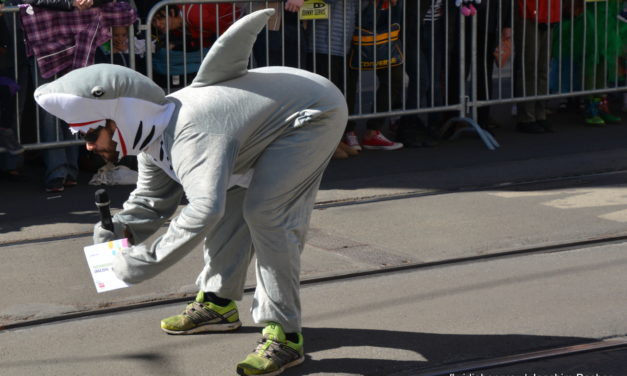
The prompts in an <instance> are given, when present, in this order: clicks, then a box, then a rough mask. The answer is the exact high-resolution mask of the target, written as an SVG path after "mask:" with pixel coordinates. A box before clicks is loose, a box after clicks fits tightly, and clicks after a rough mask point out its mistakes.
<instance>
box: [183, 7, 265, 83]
mask: <svg viewBox="0 0 627 376" xmlns="http://www.w3.org/2000/svg"><path fill="white" fill-rule="evenodd" d="M273 14H274V9H263V10H259V11H256V12H254V13H251V14H249V15H247V16H244V17H242V18H241V19H239V20H238V21H237V22H235V23H234V24H233V25H231V27H229V29H228V30H227V31H226V32H225V33H224V34H222V35H221V36H220V37H219V38H218V40H216V41H215V43H214V44H213V46H211V49H210V50H209V53H207V56H205V58H204V60H203V62H202V64H201V65H200V69H199V70H198V74H197V75H196V78H195V79H194V81H193V82H192V84H191V86H192V87H201V86H209V85H213V84H216V83H219V82H222V81H226V80H230V79H233V78H236V77H239V76H242V75H244V74H246V72H247V71H248V61H249V58H250V53H251V51H252V48H253V44H254V43H255V40H256V39H257V34H259V32H260V31H261V30H262V29H263V27H264V26H265V25H266V23H267V22H268V19H269V18H270V16H272V15H273Z"/></svg>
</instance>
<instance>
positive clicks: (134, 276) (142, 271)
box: [113, 132, 238, 283]
mask: <svg viewBox="0 0 627 376" xmlns="http://www.w3.org/2000/svg"><path fill="white" fill-rule="evenodd" d="M189 133H190V135H189V138H188V139H187V140H186V139H185V137H184V136H180V137H179V138H182V139H183V140H177V144H178V145H177V144H175V146H174V148H173V150H172V156H171V157H172V161H173V162H174V169H175V171H176V174H177V176H178V177H179V179H180V181H181V184H182V185H183V188H184V190H185V195H186V196H187V200H188V201H189V204H187V205H186V206H185V207H184V208H183V210H181V212H180V214H179V215H177V216H176V217H175V218H173V219H172V221H171V222H170V225H169V227H168V230H167V231H166V233H165V234H163V235H162V236H160V237H159V238H158V239H157V240H155V241H154V242H153V243H152V244H143V243H142V244H140V245H136V246H133V247H132V248H127V249H124V250H122V252H120V253H119V254H118V256H117V257H116V260H115V262H114V266H113V268H114V270H115V273H116V275H117V276H118V278H120V279H122V280H123V281H125V282H128V283H139V282H141V281H144V280H146V279H149V278H152V277H154V276H155V275H157V274H158V273H160V272H162V271H163V270H165V269H166V268H168V267H170V266H171V265H173V264H174V263H176V262H177V261H179V260H180V259H181V258H183V257H184V256H185V255H186V254H188V253H189V252H190V251H192V250H193V249H194V248H195V247H196V246H198V245H199V244H200V243H201V242H202V240H203V239H204V238H205V236H206V235H207V234H208V233H209V232H210V231H211V229H212V228H213V227H214V226H215V224H216V223H218V221H219V220H220V219H221V218H222V216H223V215H224V210H225V205H226V202H225V201H226V191H227V189H228V185H229V179H230V177H231V174H232V171H233V164H234V161H235V158H236V155H237V150H238V145H237V142H235V141H234V140H231V139H229V138H227V137H226V136H223V135H207V134H201V135H199V134H197V132H189ZM138 186H139V183H138ZM153 196H154V194H153V195H151V199H152V197H153ZM138 199H140V197H137V198H136V200H134V201H135V202H136V201H137V200H138ZM151 205H152V204H150V205H142V212H143V213H146V211H145V210H146V209H147V208H150V207H151ZM124 212H125V213H126V205H125V210H124ZM148 212H149V211H148ZM114 218H118V215H116V216H115V217H114ZM153 218H154V217H153ZM153 220H154V219H153ZM138 225H139V223H138V222H137V221H136V222H135V224H134V225H133V227H131V229H132V230H133V231H135V232H136V231H137V228H138V227H137V226H138ZM135 235H136V234H135Z"/></svg>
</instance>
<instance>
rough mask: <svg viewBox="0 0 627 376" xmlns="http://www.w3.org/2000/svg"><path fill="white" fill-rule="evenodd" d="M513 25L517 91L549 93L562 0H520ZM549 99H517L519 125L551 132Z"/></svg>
mask: <svg viewBox="0 0 627 376" xmlns="http://www.w3.org/2000/svg"><path fill="white" fill-rule="evenodd" d="M516 5H517V15H518V17H516V19H515V25H514V26H515V27H514V31H515V32H514V49H515V51H516V56H515V61H514V65H515V67H514V71H515V83H514V87H515V89H514V91H515V94H516V96H519V97H533V96H537V95H545V94H548V93H549V91H548V69H549V67H548V57H549V56H548V55H549V49H550V40H549V38H550V35H551V32H552V31H551V29H552V28H553V25H554V24H555V23H557V22H559V21H560V18H561V14H562V12H561V9H560V8H561V3H560V0H547V1H540V2H538V1H535V0H518V2H517V4H516ZM546 114H547V113H546V100H532V101H525V102H521V103H518V105H517V113H516V120H517V125H516V129H517V130H518V131H519V132H523V133H546V132H552V131H553V128H552V127H551V125H550V124H549V122H548V121H547V118H546Z"/></svg>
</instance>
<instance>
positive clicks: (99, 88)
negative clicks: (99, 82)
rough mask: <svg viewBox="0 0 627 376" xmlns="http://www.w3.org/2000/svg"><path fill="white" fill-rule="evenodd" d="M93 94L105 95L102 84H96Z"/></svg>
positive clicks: (97, 95)
mask: <svg viewBox="0 0 627 376" xmlns="http://www.w3.org/2000/svg"><path fill="white" fill-rule="evenodd" d="M91 95H93V96H94V97H96V98H99V97H102V96H103V95H104V89H103V88H102V87H100V86H94V88H93V89H91Z"/></svg>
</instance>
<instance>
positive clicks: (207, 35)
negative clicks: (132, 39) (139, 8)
mask: <svg viewBox="0 0 627 376" xmlns="http://www.w3.org/2000/svg"><path fill="white" fill-rule="evenodd" d="M241 15H242V12H241V9H240V8H239V7H237V6H236V5H233V4H230V3H229V4H227V3H221V4H205V5H200V4H191V5H184V6H181V7H180V8H179V7H178V6H176V5H170V6H166V7H164V8H162V9H160V10H158V11H157V13H156V14H155V16H154V17H153V19H152V26H153V27H154V28H155V29H156V32H157V34H156V35H157V38H156V41H157V46H156V52H155V54H154V56H153V69H154V72H155V75H154V77H153V78H154V80H155V82H156V83H157V84H158V85H159V86H161V87H164V88H174V89H179V88H182V87H184V86H186V85H187V83H188V82H189V81H191V80H192V79H193V78H194V76H195V74H196V72H198V69H199V68H200V63H201V61H202V58H203V56H204V55H205V54H206V53H207V52H208V51H209V47H211V45H212V44H213V42H214V41H215V39H216V37H217V36H218V35H220V34H222V33H224V32H225V31H226V29H227V28H228V27H229V26H230V25H231V24H232V23H233V22H235V21H236V20H237V19H238V18H240V17H241ZM216 19H217V20H218V21H217V22H216ZM166 43H169V45H167V46H166ZM181 77H183V79H182V80H181Z"/></svg>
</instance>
